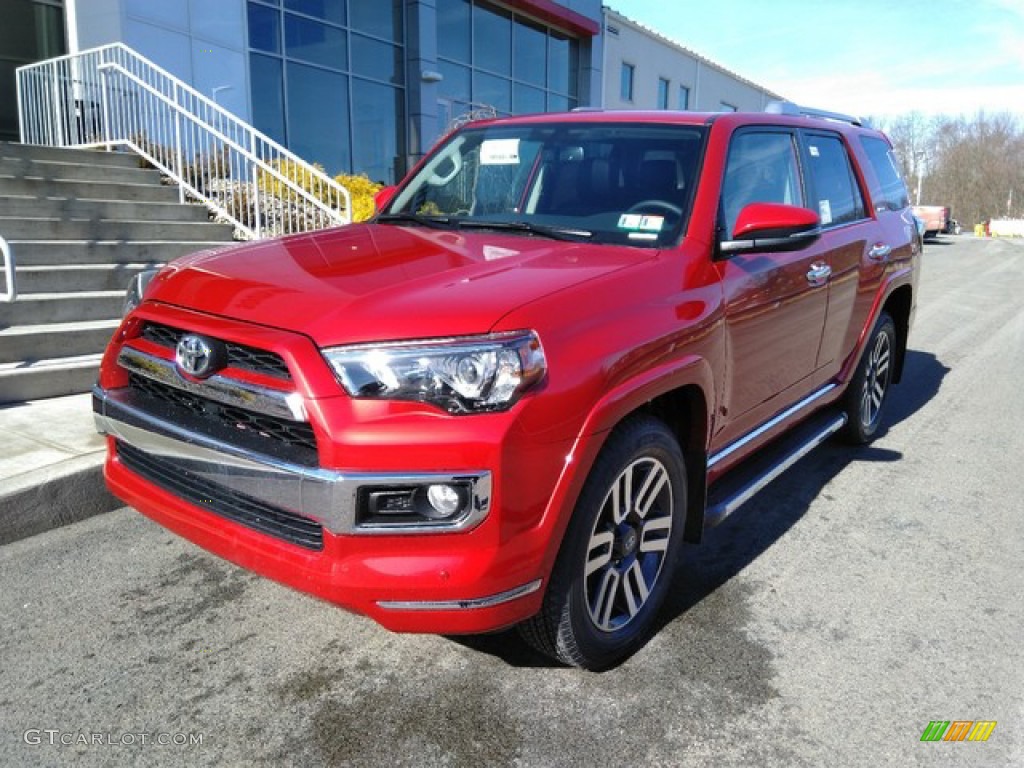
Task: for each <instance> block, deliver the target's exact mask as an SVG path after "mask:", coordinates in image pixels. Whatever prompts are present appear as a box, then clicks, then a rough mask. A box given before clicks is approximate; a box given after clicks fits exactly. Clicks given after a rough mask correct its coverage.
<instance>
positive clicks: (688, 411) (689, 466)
mask: <svg viewBox="0 0 1024 768" xmlns="http://www.w3.org/2000/svg"><path fill="white" fill-rule="evenodd" d="M637 412H640V413H647V414H650V415H651V416H654V417H655V418H657V419H659V420H660V421H662V422H663V423H664V424H665V425H666V426H668V428H669V429H670V430H671V431H672V434H674V435H675V437H676V441H677V442H678V443H679V447H680V449H681V450H682V452H683V459H684V460H685V462H686V522H685V528H684V533H683V537H684V539H685V540H686V541H688V542H691V543H697V542H699V541H700V538H701V535H702V533H703V531H704V510H705V508H706V506H707V465H708V453H707V435H708V432H709V425H708V404H707V398H706V396H705V393H704V391H703V390H702V389H701V388H700V387H699V386H697V385H696V384H686V385H684V386H681V387H677V388H676V389H673V390H670V391H668V392H665V393H664V394H662V395H659V396H658V397H656V398H654V399H653V400H649V401H648V402H646V403H644V404H643V405H642V406H640V407H639V408H637V409H636V410H635V411H633V413H637ZM629 415H631V414H627V417H626V418H628V416H629Z"/></svg>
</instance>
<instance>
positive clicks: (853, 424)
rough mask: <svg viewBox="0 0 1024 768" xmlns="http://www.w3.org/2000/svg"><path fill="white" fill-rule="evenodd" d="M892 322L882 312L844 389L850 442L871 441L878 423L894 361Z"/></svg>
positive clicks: (894, 343)
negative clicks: (854, 371) (851, 378)
mask: <svg viewBox="0 0 1024 768" xmlns="http://www.w3.org/2000/svg"><path fill="white" fill-rule="evenodd" d="M895 353H896V325H895V324H894V323H893V321H892V318H891V317H890V316H889V314H888V313H887V312H882V313H881V314H880V315H879V316H878V321H877V322H876V323H875V329H874V331H872V333H871V338H870V339H868V345H867V348H866V349H865V350H864V356H863V357H862V358H861V361H860V365H858V366H857V371H856V373H854V376H853V380H852V381H851V382H850V386H849V387H848V388H847V390H846V399H845V408H846V415H847V419H848V420H847V422H846V429H845V436H846V438H847V440H848V441H849V442H851V443H855V444H858V445H863V444H865V443H869V442H871V440H872V439H873V438H874V436H875V434H876V433H877V432H878V427H879V426H880V425H881V423H882V407H883V406H884V405H885V401H886V399H887V397H888V395H889V388H890V386H891V385H892V372H893V366H894V365H895V362H896V354H895Z"/></svg>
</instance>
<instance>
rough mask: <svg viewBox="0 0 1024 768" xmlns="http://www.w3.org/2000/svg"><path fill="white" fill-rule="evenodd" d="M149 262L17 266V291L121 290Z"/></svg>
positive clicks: (146, 267) (26, 292)
mask: <svg viewBox="0 0 1024 768" xmlns="http://www.w3.org/2000/svg"><path fill="white" fill-rule="evenodd" d="M149 268H150V265H148V264H138V263H135V264H59V265H46V266H42V267H18V268H17V269H16V270H15V280H16V282H17V286H18V293H23V294H32V293H60V292H62V291H119V290H120V291H123V290H126V287H127V285H128V281H129V279H130V278H131V277H132V275H135V274H137V273H139V272H140V271H142V270H143V269H149Z"/></svg>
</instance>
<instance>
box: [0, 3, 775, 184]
mask: <svg viewBox="0 0 1024 768" xmlns="http://www.w3.org/2000/svg"><path fill="white" fill-rule="evenodd" d="M0 16H2V18H4V24H3V25H2V26H0V139H7V140H14V139H17V137H18V123H17V114H16V108H15V103H16V100H15V84H14V80H15V78H14V70H15V68H16V67H18V66H21V65H22V64H28V63H31V62H35V61H39V60H42V59H46V58H51V57H53V56H58V55H62V54H65V53H75V52H78V51H82V50H87V49H90V48H94V47H97V46H103V45H107V44H112V43H123V44H125V45H127V46H129V47H130V48H132V49H134V50H135V51H137V52H138V53H139V54H141V55H142V56H144V57H146V58H148V59H149V60H151V61H152V62H153V63H155V64H156V65H157V66H159V67H162V68H163V69H165V70H168V71H169V72H170V73H171V74H173V75H174V76H176V77H177V78H179V79H181V80H182V81H184V83H186V84H187V85H190V86H191V87H193V88H195V89H196V90H197V91H199V92H200V93H202V94H203V95H205V96H206V97H207V98H210V99H211V100H213V101H214V102H216V103H217V104H219V105H220V106H222V107H224V108H225V109H228V110H230V111H231V112H233V113H235V114H236V115H238V116H239V117H241V118H242V119H244V120H246V121H248V122H251V123H252V124H253V125H254V126H255V127H256V128H257V129H259V130H261V131H263V132H264V133H266V134H267V135H269V136H270V137H271V138H273V139H275V140H277V141H278V142H280V143H281V144H283V145H285V146H286V147H288V148H289V149H291V150H292V151H293V152H295V153H296V154H298V155H299V156H301V157H303V158H305V159H307V160H310V161H315V162H318V163H320V164H321V165H323V166H324V167H325V168H326V169H327V170H328V171H329V172H330V173H332V174H334V173H339V172H355V173H365V174H367V175H368V176H370V177H371V178H372V179H374V180H378V181H383V182H394V181H396V180H397V179H398V178H400V177H401V176H402V175H403V174H404V173H405V171H406V170H407V169H408V168H409V167H410V165H411V164H412V163H414V162H415V161H416V160H417V159H418V158H419V157H421V156H422V154H423V153H424V152H425V151H426V150H427V149H429V148H430V146H431V145H432V144H433V143H434V142H435V141H436V140H437V138H438V137H439V136H441V135H442V134H443V133H444V131H445V130H446V129H447V127H448V126H450V125H451V124H452V122H453V121H454V120H456V119H457V118H459V117H460V116H463V115H465V114H467V113H471V112H478V113H488V112H492V113H497V114H526V113H532V112H545V111H547V112H550V111H560V110H566V109H572V108H575V107H605V108H608V109H694V110H703V111H723V110H731V109H755V110H760V109H762V108H763V106H764V104H765V103H766V102H767V101H769V100H771V99H774V98H777V96H776V95H775V94H773V93H772V92H770V91H768V90H766V89H764V88H761V87H760V86H757V85H755V84H754V83H751V82H750V81H748V80H745V79H744V78H742V77H740V76H738V75H735V74H733V73H730V72H728V71H727V70H725V69H723V68H722V67H719V66H717V65H715V64H714V63H712V62H710V61H708V60H707V59H704V58H702V57H700V56H698V55H697V54H695V53H693V52H692V51H690V50H689V49H687V48H685V47H683V46H681V45H679V44H678V43H675V42H673V41H671V40H668V39H667V38H664V37H662V36H661V35H659V34H658V33H657V32H655V31H654V30H651V29H648V28H646V27H644V26H642V25H640V24H638V23H636V22H633V21H631V20H630V19H628V18H627V17H625V16H622V15H621V14H619V13H616V12H615V11H613V10H611V9H608V8H603V7H602V6H601V3H600V0H567V1H566V2H554V0H505V1H504V2H491V1H490V0H160V1H159V2H153V0H0Z"/></svg>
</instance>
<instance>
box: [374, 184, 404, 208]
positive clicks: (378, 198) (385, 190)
mask: <svg viewBox="0 0 1024 768" xmlns="http://www.w3.org/2000/svg"><path fill="white" fill-rule="evenodd" d="M397 189H398V187H395V186H391V187H381V188H380V189H378V190H377V191H376V192H374V193H373V207H374V208H375V209H376V211H377V213H380V212H381V211H383V210H384V208H385V207H387V204H388V203H390V202H391V198H393V197H394V196H395V191H396V190H397Z"/></svg>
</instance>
